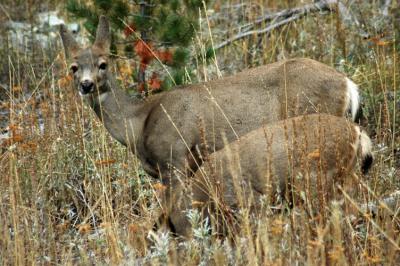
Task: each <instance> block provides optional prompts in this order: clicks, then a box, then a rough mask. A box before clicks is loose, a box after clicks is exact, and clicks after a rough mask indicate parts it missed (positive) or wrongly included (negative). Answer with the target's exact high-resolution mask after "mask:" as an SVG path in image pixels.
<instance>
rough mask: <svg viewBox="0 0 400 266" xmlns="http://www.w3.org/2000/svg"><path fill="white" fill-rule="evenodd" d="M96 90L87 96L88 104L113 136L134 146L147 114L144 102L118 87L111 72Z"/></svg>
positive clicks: (124, 143) (123, 142)
mask: <svg viewBox="0 0 400 266" xmlns="http://www.w3.org/2000/svg"><path fill="white" fill-rule="evenodd" d="M104 86H105V87H104ZM98 91H99V93H97V94H95V95H92V96H91V97H90V98H89V104H90V105H91V107H92V108H93V110H94V111H95V113H96V114H97V116H98V117H99V119H100V120H101V121H102V122H103V124H104V126H105V127H106V129H107V130H108V132H109V133H110V134H111V135H112V137H113V138H115V139H116V140H117V141H119V142H120V143H122V144H123V145H125V146H131V147H134V145H136V143H137V141H138V138H139V137H140V136H141V131H142V129H143V125H144V121H145V119H146V116H147V114H148V112H146V107H148V106H146V102H145V101H144V100H141V99H134V98H132V97H130V96H129V95H128V94H127V93H126V92H125V91H123V90H122V89H120V88H119V86H118V85H117V82H116V81H115V79H114V77H113V76H112V75H111V74H109V77H108V81H107V82H106V84H105V85H103V87H101V88H99V90H98ZM100 92H102V93H100Z"/></svg>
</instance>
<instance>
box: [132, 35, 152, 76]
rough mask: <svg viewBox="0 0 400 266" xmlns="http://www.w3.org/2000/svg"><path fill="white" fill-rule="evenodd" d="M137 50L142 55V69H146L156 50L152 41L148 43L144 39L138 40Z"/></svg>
mask: <svg viewBox="0 0 400 266" xmlns="http://www.w3.org/2000/svg"><path fill="white" fill-rule="evenodd" d="M134 49H135V52H136V54H137V55H138V56H139V57H140V70H141V71H145V70H146V68H147V65H148V64H149V63H150V62H151V60H153V58H154V52H152V51H153V46H152V45H151V44H150V43H146V42H144V41H143V40H138V41H137V42H136V43H135V47H134Z"/></svg>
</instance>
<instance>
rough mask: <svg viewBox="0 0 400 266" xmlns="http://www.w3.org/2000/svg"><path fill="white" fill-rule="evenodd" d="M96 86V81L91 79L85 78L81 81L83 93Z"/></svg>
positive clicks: (90, 90)
mask: <svg viewBox="0 0 400 266" xmlns="http://www.w3.org/2000/svg"><path fill="white" fill-rule="evenodd" d="M93 88H94V83H93V81H91V80H88V79H85V80H83V81H82V82H81V93H82V94H87V93H89V92H92V91H93Z"/></svg>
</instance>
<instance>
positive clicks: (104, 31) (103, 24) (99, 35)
mask: <svg viewBox="0 0 400 266" xmlns="http://www.w3.org/2000/svg"><path fill="white" fill-rule="evenodd" d="M93 46H95V47H97V48H98V49H100V50H101V51H103V52H104V53H106V54H108V53H109V51H110V25H109V23H108V20H107V17H106V16H104V15H101V16H100V19H99V25H98V26H97V32H96V41H95V42H94V44H93Z"/></svg>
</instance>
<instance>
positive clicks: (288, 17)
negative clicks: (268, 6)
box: [214, 0, 368, 50]
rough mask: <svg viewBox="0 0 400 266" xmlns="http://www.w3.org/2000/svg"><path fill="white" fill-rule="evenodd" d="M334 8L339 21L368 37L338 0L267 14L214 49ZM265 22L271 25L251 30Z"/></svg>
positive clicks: (325, 0)
mask: <svg viewBox="0 0 400 266" xmlns="http://www.w3.org/2000/svg"><path fill="white" fill-rule="evenodd" d="M336 8H338V11H339V13H340V16H341V19H342V20H343V21H344V22H345V23H346V24H348V25H355V26H356V27H357V31H358V34H359V35H360V36H362V37H363V38H367V37H368V33H366V32H364V31H363V30H362V29H361V27H360V22H359V21H358V20H357V19H356V18H355V17H354V16H353V15H352V14H351V12H350V11H349V10H348V9H347V8H346V6H345V5H344V4H343V3H342V2H340V1H339V0H321V1H319V2H316V3H313V4H307V5H304V6H302V7H296V8H291V9H285V10H282V11H279V12H276V13H272V14H267V15H265V16H263V17H260V18H258V19H257V20H255V21H254V22H253V23H251V24H250V25H246V26H245V30H244V31H242V32H240V33H238V34H237V35H235V36H233V37H232V38H229V39H228V40H226V41H224V42H222V43H220V44H218V45H217V46H215V47H214V49H215V50H218V49H220V48H222V47H224V46H227V45H229V44H231V43H232V42H235V41H237V40H240V39H243V38H246V37H248V36H251V35H262V34H266V33H269V32H271V31H272V30H274V29H276V28H278V27H280V26H283V25H285V24H288V23H290V22H293V21H295V20H297V19H299V18H302V17H304V16H305V15H307V14H309V13H315V12H321V11H328V12H333V11H335V10H336ZM267 21H271V25H269V26H268V27H266V28H264V29H261V30H251V29H252V28H254V27H255V26H256V25H259V24H262V23H264V22H267ZM242 30H243V27H242Z"/></svg>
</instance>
